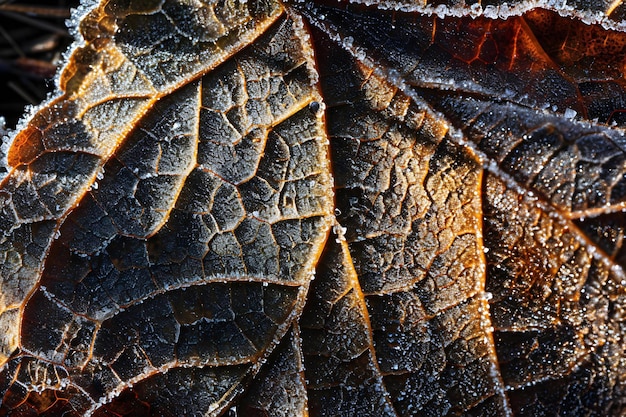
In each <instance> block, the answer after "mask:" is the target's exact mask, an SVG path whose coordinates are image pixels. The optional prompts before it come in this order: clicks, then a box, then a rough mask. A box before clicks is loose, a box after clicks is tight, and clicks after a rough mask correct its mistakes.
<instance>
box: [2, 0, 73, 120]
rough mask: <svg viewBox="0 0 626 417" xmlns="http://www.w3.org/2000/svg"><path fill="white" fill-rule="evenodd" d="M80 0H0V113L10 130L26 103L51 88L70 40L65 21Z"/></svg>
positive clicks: (45, 94)
mask: <svg viewBox="0 0 626 417" xmlns="http://www.w3.org/2000/svg"><path fill="white" fill-rule="evenodd" d="M78 3H79V0H47V1H41V0H16V1H11V0H0V116H3V117H4V118H5V119H6V127H7V128H9V129H13V128H14V127H15V124H16V122H17V121H18V120H19V118H20V117H21V116H22V114H23V113H24V107H25V106H26V105H29V104H35V105H37V104H39V103H40V102H41V101H42V100H44V99H45V98H46V96H47V94H48V92H49V91H52V90H53V89H54V81H53V79H54V76H55V74H56V71H57V67H58V65H59V63H60V60H61V57H62V55H63V52H65V51H66V50H67V48H68V46H69V45H70V44H71V43H72V40H73V39H72V37H71V36H70V35H69V33H68V30H67V25H66V21H67V20H68V19H69V18H70V8H72V7H76V6H77V5H78Z"/></svg>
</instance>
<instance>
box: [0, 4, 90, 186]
mask: <svg viewBox="0 0 626 417" xmlns="http://www.w3.org/2000/svg"><path fill="white" fill-rule="evenodd" d="M98 4H99V1H98V0H82V1H81V4H80V5H79V6H78V7H77V8H76V9H71V13H70V19H69V20H66V21H65V24H66V25H67V27H68V30H69V33H70V34H71V35H72V36H73V37H74V42H72V44H71V45H70V46H69V48H68V49H67V51H65V53H63V56H62V58H61V60H60V62H59V63H58V65H57V72H56V75H55V76H54V87H55V88H54V91H52V92H50V93H48V97H47V98H46V99H45V100H44V101H43V102H42V103H41V104H39V106H26V107H25V109H24V115H23V116H22V118H21V119H20V120H19V121H18V122H17V125H16V127H15V130H11V131H5V132H3V135H2V147H1V149H0V158H1V160H0V167H6V168H8V161H7V159H6V158H7V153H8V149H9V147H10V146H11V144H12V143H13V140H14V139H15V136H16V135H17V133H18V132H20V131H21V130H23V129H24V128H26V126H28V123H29V122H30V120H31V119H32V118H33V116H34V115H35V113H37V112H38V111H39V110H40V109H42V108H44V107H46V106H47V105H48V104H49V103H50V102H51V101H52V100H54V99H55V98H57V97H59V96H61V94H62V92H61V88H60V85H61V83H60V81H61V73H62V69H63V68H65V66H66V65H67V63H68V62H69V59H70V57H71V56H72V54H73V53H74V51H75V50H76V49H78V48H81V47H83V46H84V45H85V40H84V39H83V37H82V36H81V35H80V32H79V30H78V26H79V23H80V21H81V20H82V19H83V17H85V15H87V13H89V12H90V11H92V10H93V9H95V8H96V7H97V6H98ZM1 179H2V178H0V180H1Z"/></svg>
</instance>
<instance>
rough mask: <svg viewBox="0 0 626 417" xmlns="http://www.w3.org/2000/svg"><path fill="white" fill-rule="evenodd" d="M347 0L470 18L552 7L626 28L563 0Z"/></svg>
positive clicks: (563, 13)
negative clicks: (466, 1)
mask: <svg viewBox="0 0 626 417" xmlns="http://www.w3.org/2000/svg"><path fill="white" fill-rule="evenodd" d="M350 2H351V3H358V4H364V5H367V6H375V7H377V8H379V9H383V10H394V11H401V12H417V13H421V14H424V15H428V16H431V15H437V16H438V17H440V18H443V17H448V16H450V17H465V16H471V17H473V18H476V17H479V16H481V15H482V16H485V17H487V18H489V19H508V18H510V17H515V16H521V15H522V14H524V13H526V12H528V11H530V10H532V9H537V8H540V9H546V10H552V11H554V12H556V13H558V14H559V15H561V16H563V17H567V18H576V19H579V20H581V21H583V22H584V23H586V24H590V25H591V24H600V25H602V27H604V28H605V29H613V30H618V31H620V32H625V31H626V21H614V20H611V19H610V18H609V17H608V16H607V15H606V14H605V13H603V12H601V11H597V12H593V11H590V10H585V11H581V10H576V8H575V7H574V6H571V5H569V4H567V1H566V0H521V1H510V2H504V3H502V4H500V5H487V6H485V7H484V8H483V7H482V6H481V5H480V4H478V3H476V4H473V5H471V6H467V5H455V6H442V5H433V4H424V3H421V2H420V3H418V2H409V1H407V0H405V1H402V0H389V1H383V2H381V3H378V4H377V3H375V2H374V1H372V0H350Z"/></svg>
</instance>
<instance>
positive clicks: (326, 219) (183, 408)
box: [1, 2, 332, 415]
mask: <svg viewBox="0 0 626 417" xmlns="http://www.w3.org/2000/svg"><path fill="white" fill-rule="evenodd" d="M166 3H167V4H166V5H168V4H169V5H175V4H177V3H176V2H166ZM241 5H243V8H244V9H247V8H248V7H254V6H255V5H254V4H253V3H245V2H243V3H241ZM109 6H111V7H112V4H109ZM159 7H160V6H159ZM159 7H157V8H159ZM198 7H200V6H199V5H198ZM202 7H203V8H200V9H198V10H201V11H206V12H207V13H208V15H210V14H211V13H212V12H215V11H214V10H213V9H212V8H211V7H209V6H206V7H205V6H202ZM274 8H275V9H276V8H279V6H278V5H275V7H274ZM105 9H106V8H105ZM209 9H210V10H209ZM255 10H256V9H255ZM109 12H110V13H112V16H109V17H111V19H113V20H115V19H118V18H119V16H118V14H120V13H122V15H124V16H125V14H124V13H128V10H122V11H120V10H117V9H115V8H114V10H109V11H107V10H105V11H103V9H102V8H96V9H94V11H92V12H91V13H90V14H89V15H88V16H87V17H86V18H85V20H84V21H83V30H86V29H85V28H86V27H89V25H90V24H92V23H93V22H92V19H95V17H94V16H96V17H97V16H100V17H101V16H102V14H104V15H105V16H107V13H109ZM131 12H132V13H130V14H131V15H134V14H133V13H135V14H138V15H142V16H143V13H147V11H143V10H140V11H136V10H134V11H131ZM188 12H189V11H188ZM209 12H211V13H209ZM181 13H182V14H180V15H178V17H179V18H180V19H182V21H186V18H185V16H187V18H191V20H194V19H193V18H195V17H196V15H195V14H193V13H192V14H189V13H187V12H186V13H187V14H186V15H185V14H184V13H183V12H181ZM274 14H275V15H274V16H272V18H271V19H266V20H265V21H263V20H259V22H261V23H262V24H261V23H259V22H256V21H255V20H254V19H252V20H250V19H248V21H245V22H244V23H241V22H240V21H239V20H240V19H234V22H231V23H232V25H234V27H235V29H234V30H235V32H236V31H237V30H243V31H244V32H245V36H244V37H242V39H235V40H233V39H229V40H228V39H227V40H225V41H223V42H222V43H221V44H220V39H219V37H218V38H217V39H211V40H209V41H210V42H214V43H215V44H220V48H224V51H225V52H223V53H221V54H219V53H214V52H212V53H211V59H203V60H202V62H201V64H202V65H201V68H200V67H198V66H197V65H191V67H190V68H186V72H176V74H175V75H176V77H179V78H178V79H180V80H184V81H185V83H184V84H183V85H181V86H176V85H175V86H174V87H176V88H175V89H174V90H173V91H172V92H169V91H167V90H165V91H161V92H159V93H155V95H156V97H154V98H151V99H142V100H143V101H141V103H142V104H141V106H144V108H143V110H141V109H140V111H142V112H145V115H142V114H137V112H135V113H133V112H132V111H128V113H124V116H125V117H126V118H127V119H121V120H120V119H117V120H116V119H115V118H113V119H105V120H102V118H103V117H104V116H106V114H103V113H102V112H101V109H102V108H103V107H105V106H117V107H118V109H117V111H118V112H119V111H120V109H119V107H120V103H123V102H124V100H127V98H121V99H120V98H118V97H117V95H122V96H123V95H124V94H123V92H124V91H126V92H127V93H130V95H131V96H133V94H134V93H133V85H135V84H136V83H135V84H134V81H133V80H137V79H139V80H144V81H145V80H146V79H148V78H150V77H152V76H154V74H153V75H148V76H145V75H144V74H143V72H142V71H143V70H141V69H140V68H138V67H135V68H133V65H132V64H129V63H128V61H126V60H125V58H124V54H122V53H120V52H119V51H118V50H116V47H115V46H111V45H109V47H110V48H112V50H113V52H110V51H109V52H110V53H109V55H107V53H104V52H101V53H99V54H96V55H95V56H93V57H92V56H89V55H88V56H87V57H83V56H81V55H80V53H81V52H85V50H84V49H83V50H81V51H80V52H79V53H77V56H75V57H74V59H75V61H72V62H76V66H77V68H78V70H76V71H75V72H74V73H72V71H71V70H69V73H70V74H69V75H67V74H66V75H67V77H66V79H65V80H64V83H65V86H66V87H67V89H68V91H67V92H66V96H63V97H61V98H59V99H57V100H56V101H55V102H53V103H51V104H50V106H49V107H47V108H44V109H43V110H41V111H40V113H38V114H37V115H35V119H34V121H31V122H30V123H31V124H30V125H28V127H27V128H26V132H22V136H21V137H20V136H18V139H16V142H15V143H16V146H17V148H14V149H12V150H11V151H10V154H9V157H10V158H9V159H10V161H12V162H13V163H17V164H20V163H21V165H19V167H20V168H19V169H22V170H23V171H24V172H27V173H28V174H32V175H33V176H37V175H44V174H48V173H50V174H49V175H53V174H54V173H55V170H57V169H59V170H62V169H63V165H61V166H57V165H51V164H50V163H49V162H48V163H43V162H42V160H43V159H44V158H45V157H48V156H50V157H56V158H63V157H64V153H63V152H59V151H58V150H57V151H56V152H53V150H55V148H54V147H53V146H52V144H56V145H57V146H58V147H65V148H68V150H67V151H66V152H65V153H67V154H69V156H68V158H70V159H71V158H72V157H73V156H74V155H77V156H78V157H80V156H82V155H84V154H86V155H93V154H95V153H96V150H99V151H100V153H99V154H98V155H97V157H96V156H95V155H94V156H93V159H94V160H96V162H95V163H94V164H93V165H94V166H93V167H90V168H92V169H93V168H98V166H97V165H98V163H101V164H102V167H101V168H99V170H98V171H96V173H91V174H90V175H91V176H90V175H89V173H88V174H87V175H84V176H82V177H79V178H78V180H76V181H77V182H83V183H85V182H87V183H88V185H90V187H89V189H87V190H85V193H84V195H81V194H80V193H79V192H77V191H76V190H74V189H72V188H68V189H67V190H64V192H65V193H66V194H67V199H68V201H74V202H72V203H67V204H66V205H64V206H63V207H58V208H56V211H55V212H54V213H52V214H51V215H48V217H49V218H50V219H51V220H53V219H55V217H54V216H57V217H58V219H57V220H58V223H59V226H58V227H59V228H58V231H57V230H55V229H52V230H49V233H50V235H49V236H50V238H52V237H53V239H54V240H52V241H51V242H50V241H48V244H49V248H48V247H46V246H45V245H42V250H43V252H48V254H47V258H46V260H45V261H44V263H43V265H41V266H37V265H30V266H31V267H32V269H33V271H35V272H34V274H33V276H31V277H30V280H31V281H30V282H28V281H23V282H22V284H23V285H24V286H25V287H27V286H28V285H29V284H30V283H31V282H32V281H33V280H34V281H35V282H34V285H31V287H30V289H28V290H25V291H24V293H23V294H21V295H22V297H24V298H25V300H24V301H23V303H22V306H21V307H20V308H19V310H17V309H16V310H17V311H19V312H20V314H21V316H22V317H21V319H19V320H20V321H21V323H20V325H19V326H13V325H8V326H7V327H9V328H10V329H11V331H12V332H16V331H17V329H18V328H19V334H20V335H21V336H20V337H19V338H18V339H17V340H13V339H12V340H10V341H11V342H12V343H13V344H12V345H9V346H6V348H7V349H8V350H13V349H15V348H16V347H17V348H18V349H16V350H15V351H14V352H13V356H12V357H11V359H10V360H9V361H8V362H7V363H6V364H5V365H4V367H3V378H6V379H5V380H4V385H3V387H2V393H3V396H4V398H5V399H4V400H3V401H2V405H1V407H2V411H3V412H6V413H9V414H15V415H20V414H21V413H25V412H27V410H30V412H33V413H39V414H45V413H46V412H47V411H46V409H47V408H48V405H49V404H48V403H49V402H51V401H52V403H54V401H53V400H52V399H51V398H55V397H57V394H55V392H56V391H59V395H58V397H59V402H58V404H54V407H55V410H57V411H58V410H60V409H62V410H63V412H67V413H70V414H74V415H107V413H111V412H115V413H121V414H122V415H126V414H128V413H130V415H133V414H134V413H135V414H141V413H145V412H150V413H155V412H156V413H159V414H161V415H165V414H168V415H180V414H184V413H187V412H192V413H202V414H205V413H209V414H216V413H221V412H223V411H224V410H225V409H228V408H229V407H230V405H231V403H232V401H233V398H234V397H235V396H236V395H238V394H240V393H241V392H242V391H243V389H244V388H245V385H246V384H247V382H248V381H249V380H250V379H252V377H253V376H254V375H255V374H256V372H257V371H258V370H259V368H260V367H261V364H262V363H263V362H265V360H266V359H267V357H268V356H269V355H270V353H271V352H272V350H273V349H274V347H275V346H277V345H278V344H279V342H280V340H281V339H282V338H283V336H284V335H285V334H286V332H287V331H288V330H289V328H290V326H291V324H292V322H293V321H294V319H295V318H296V317H297V316H298V315H299V314H300V311H301V309H302V306H303V305H304V301H305V295H306V290H307V288H308V285H309V281H310V280H311V278H312V275H313V271H314V267H315V263H316V260H317V258H318V257H319V253H320V252H321V250H322V245H323V243H324V241H325V239H326V236H327V233H328V229H329V227H330V225H331V217H330V213H331V212H332V189H331V177H330V174H329V162H328V157H327V155H328V150H327V147H328V144H327V140H326V137H325V132H324V130H323V119H322V113H320V112H318V111H315V110H314V109H313V107H315V106H313V103H320V102H321V97H320V96H319V92H318V87H317V85H316V79H317V75H316V73H315V69H314V66H313V62H312V57H311V52H310V48H311V47H310V45H308V44H307V39H308V35H307V34H306V32H305V31H304V29H303V27H302V25H301V23H299V22H298V21H297V20H294V19H291V18H288V17H286V16H285V15H284V14H282V15H281V13H280V11H279V12H274ZM150 16H152V15H151V14H150ZM187 20H188V19H187ZM244 20H245V19H244ZM100 21H101V20H100ZM246 22H247V23H246ZM250 22H252V23H254V24H257V23H258V24H259V25H261V26H263V25H264V26H263V27H262V28H261V29H258V32H255V31H253V30H252V27H251V26H250V24H252V23H250ZM255 22H256V23H255ZM268 22H269V23H268ZM118 23H120V22H118ZM120 24H122V23H120ZM239 24H242V25H243V26H242V27H238V26H237V25H239ZM187 29H189V28H187ZM181 30H182V29H181ZM183 32H184V31H183ZM89 35H90V36H93V33H90V34H89ZM188 36H191V35H189V34H188ZM183 37H184V36H183ZM251 39H254V40H255V42H254V44H253V45H250V46H249V48H247V49H244V50H242V51H237V49H242V48H243V46H246V45H245V42H249V41H250V40H251ZM94 42H95V43H97V44H98V45H99V46H100V47H102V45H101V43H104V44H105V45H107V42H106V41H103V40H102V39H99V40H98V38H96V39H95V40H94ZM233 42H234V43H235V46H232V45H231V44H232V43H233ZM89 45H91V46H93V47H98V46H97V45H94V44H89ZM157 47H159V46H157ZM87 48H88V47H87ZM233 49H235V50H233ZM273 51H281V54H280V55H276V54H274V53H273ZM115 53H117V54H118V55H116V56H117V57H118V58H119V59H120V60H121V61H122V63H121V65H119V66H118V68H117V70H118V73H116V75H114V76H113V75H112V76H110V77H108V78H107V77H106V76H103V75H102V74H101V73H98V70H95V71H85V72H84V73H83V72H81V71H82V70H83V68H82V67H81V66H85V67H86V66H88V65H93V64H94V61H93V59H95V60H96V61H98V60H102V59H104V58H103V57H105V58H106V57H110V56H111V54H113V55H114V54H115ZM157 55H158V54H157ZM81 59H83V60H81ZM220 60H223V61H225V62H219V61H220ZM216 61H217V62H216ZM214 67H215V68H214ZM99 68H102V67H99ZM73 69H75V68H73ZM109 69H110V68H109ZM111 71H112V72H113V73H115V71H114V70H111ZM145 71H146V72H149V71H148V70H147V69H146V70H145ZM203 72H206V74H203ZM122 75H126V76H127V77H128V78H127V79H123V80H119V79H118V78H119V77H121V76H122ZM129 80H130V82H127V81H129ZM173 82H174V81H167V83H170V84H171V83H173ZM176 82H178V81H176ZM170 87H171V86H170ZM170 87H163V86H160V87H158V88H170ZM118 88H121V89H122V90H121V91H117V90H116V89H118ZM98 90H104V93H103V95H101V96H100V97H99V99H98V98H96V95H95V91H98ZM100 93H102V91H100ZM159 94H161V95H163V97H162V98H161V97H159ZM68 97H69V98H68ZM133 99H134V98H133V97H131V98H130V100H133ZM93 100H96V101H97V100H101V101H97V102H96V103H95V104H91V102H92V101H93ZM59 103H60V104H61V105H66V104H67V103H70V104H72V106H74V108H75V107H76V106H84V107H86V110H84V111H83V113H82V116H81V115H75V116H72V115H71V114H70V115H68V117H70V118H71V117H76V119H75V120H74V119H70V122H65V121H58V120H52V121H51V123H53V125H54V126H60V130H59V131H55V130H54V129H51V130H46V129H40V128H39V127H38V126H37V123H44V122H46V118H45V115H46V114H51V113H54V112H55V111H57V110H56V109H58V105H59ZM76 103H78V104H76ZM146 103H150V106H147V107H146ZM55 106H57V107H55ZM51 109H52V110H51ZM94 109H95V110H94ZM90 112H91V113H90ZM96 116H97V117H96ZM139 116H142V117H139ZM128 118H131V119H130V120H129V119H128ZM135 118H136V119H135ZM131 120H132V122H131ZM64 123H66V124H67V123H72V124H74V125H77V126H88V127H89V129H88V130H86V133H85V134H84V135H82V136H81V135H78V134H77V135H72V134H71V133H72V131H71V130H69V132H68V129H65V131H64V132H63V130H62V128H63V127H64V126H65V125H64ZM111 123H113V124H115V123H119V124H118V125H117V126H118V127H119V129H122V131H123V132H128V133H124V134H122V135H121V136H120V131H119V130H118V131H116V130H115V129H106V130H104V131H103V132H100V131H99V130H98V129H99V128H105V127H107V126H106V124H109V125H110V124H111ZM127 123H128V125H127V126H125V124H127ZM55 124H56V125H55ZM51 131H52V133H50V132H51ZM32 132H35V133H34V135H35V136H33V134H32ZM37 132H41V134H38V133H37ZM62 133H64V134H65V135H66V136H65V138H66V141H65V142H62V141H61V140H59V138H60V137H61V136H60V135H61V134H62ZM116 135H117V136H116ZM81 137H82V138H85V137H86V138H87V139H91V140H93V138H97V139H98V140H100V141H101V142H98V141H95V140H94V143H95V144H96V145H97V146H101V149H97V148H96V147H95V146H92V147H91V148H88V147H87V148H85V146H83V147H81V144H82V143H78V144H76V143H74V144H73V143H71V141H72V140H73V138H78V139H80V138H81ZM109 137H112V138H114V139H115V140H116V142H115V143H113V144H111V143H109V142H107V138H109ZM78 139H77V140H78ZM29 141H31V142H32V141H35V144H34V145H33V144H32V143H30V144H29V143H28V142H29ZM54 141H58V144H57V143H56V142H54ZM37 144H40V145H41V147H42V148H43V149H39V150H38V149H37V148H36V146H37ZM33 146H34V147H35V152H31V154H28V155H25V153H24V152H20V151H21V150H25V149H29V150H31V149H32V148H33ZM87 146H90V145H89V144H88V145H87ZM37 152H39V153H40V154H41V155H39V154H37ZM107 152H108V153H109V154H107ZM42 155H43V156H42ZM274 156H279V158H278V159H274ZM26 157H27V158H28V159H29V160H28V161H26V160H24V159H25V158H26ZM63 161H64V160H63V159H62V162H63ZM70 162H71V161H70ZM77 165H78V166H79V167H80V166H81V165H80V164H78V163H77ZM83 165H84V164H83ZM61 172H63V171H61ZM66 175H68V176H69V177H70V179H72V172H71V171H70V172H69V173H68V174H66ZM14 176H15V173H12V174H10V176H9V177H8V180H7V183H8V184H11V180H12V178H13V177H14ZM90 181H91V182H90ZM66 182H67V181H66ZM67 183H68V184H71V183H69V182H67ZM50 184H51V185H52V187H53V189H54V185H55V183H54V178H53V180H52V181H50V182H49V184H44V185H43V186H42V189H44V191H45V187H47V186H50ZM81 186H82V187H84V186H85V184H82V185H81ZM41 194H42V195H41V197H40V198H34V199H31V200H33V201H34V202H35V203H39V204H41V205H43V208H41V209H39V210H40V211H43V210H44V209H46V208H47V206H46V204H48V206H49V205H50V203H48V202H47V201H46V199H45V198H46V196H47V195H46V194H45V193H44V192H41ZM42 200H43V203H41V201H42ZM70 204H74V205H75V207H71V208H72V211H71V212H69V213H67V207H66V206H67V205H70ZM35 209H37V207H35ZM49 211H50V210H49ZM41 216H43V217H44V218H47V217H45V216H46V213H44V214H42V215H41ZM31 217H35V216H31ZM23 223H24V224H26V225H27V226H28V227H29V228H32V227H33V226H31V225H30V223H28V218H26V219H25V221H24V222H23ZM61 223H62V224H61ZM12 226H14V225H12ZM17 226H18V230H19V227H21V226H19V222H18V224H17ZM9 230H10V229H9ZM55 234H56V235H55ZM18 248H19V247H18ZM31 262H32V261H31ZM3 279H4V280H7V281H8V282H12V281H14V280H15V279H16V276H15V275H4V274H3ZM14 308H15V307H14ZM7 317H10V318H12V319H15V317H14V316H8V315H7ZM34 358H37V359H34ZM25 367H27V368H28V372H27V373H24V374H20V373H19V372H20V369H24V368H25ZM57 368H58V369H57ZM49 370H50V372H53V371H54V372H56V373H60V372H61V373H63V377H62V378H61V379H62V380H61V381H60V382H59V381H51V382H50V384H48V380H47V379H46V376H45V375H46V373H47V372H49ZM11 373H13V375H10V374H11ZM14 378H17V379H19V381H17V380H16V379H14ZM131 386H132V389H131V388H130V387H131ZM171 386H174V387H177V388H175V389H169V388H168V387H171ZM181 389H186V390H187V394H185V395H186V397H185V399H184V400H183V401H182V402H180V401H179V398H178V397H177V395H178V394H177V393H179V392H180V390H181ZM70 392H71V394H70V395H69V396H68V398H69V401H65V399H66V397H65V394H64V393H70ZM13 397H14V398H13ZM11 399H13V400H11ZM173 404H179V406H176V407H174V406H173ZM192 404H193V406H192ZM146 407H147V408H146ZM147 410H148V411H147Z"/></svg>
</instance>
